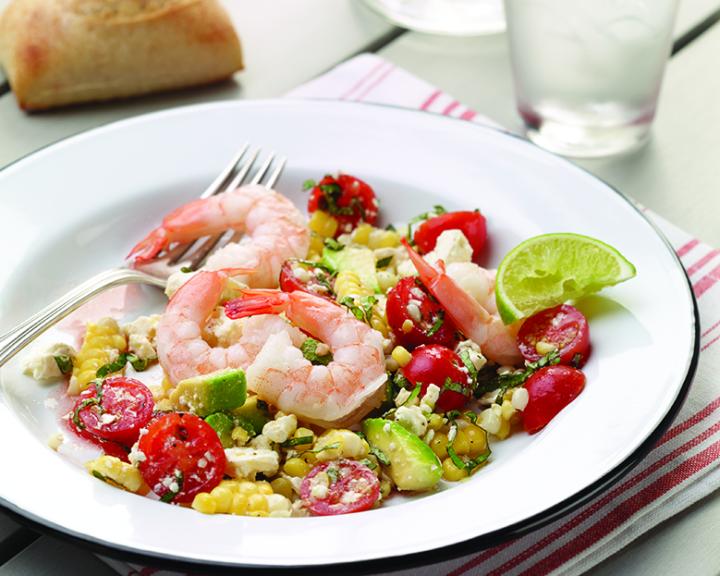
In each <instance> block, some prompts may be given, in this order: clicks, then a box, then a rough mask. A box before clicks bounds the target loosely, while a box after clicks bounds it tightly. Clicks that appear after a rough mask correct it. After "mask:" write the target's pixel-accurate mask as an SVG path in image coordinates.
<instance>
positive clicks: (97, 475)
mask: <svg viewBox="0 0 720 576" xmlns="http://www.w3.org/2000/svg"><path fill="white" fill-rule="evenodd" d="M92 475H93V476H95V478H97V479H98V480H102V481H103V482H107V477H106V476H105V475H104V474H101V473H100V472H98V471H97V470H93V471H92Z"/></svg>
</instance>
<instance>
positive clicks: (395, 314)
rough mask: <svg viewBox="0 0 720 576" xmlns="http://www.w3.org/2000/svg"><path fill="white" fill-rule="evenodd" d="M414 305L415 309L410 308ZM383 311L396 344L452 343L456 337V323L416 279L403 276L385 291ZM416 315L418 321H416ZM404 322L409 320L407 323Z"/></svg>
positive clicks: (409, 345)
mask: <svg viewBox="0 0 720 576" xmlns="http://www.w3.org/2000/svg"><path fill="white" fill-rule="evenodd" d="M413 307H414V308H416V309H417V310H416V311H413ZM386 313H387V319H388V324H389V325H390V328H391V329H392V331H393V334H395V339H396V341H397V343H398V344H400V345H401V346H405V347H406V348H415V347H416V346H421V345H423V344H441V345H443V346H453V344H454V343H455V340H456V335H455V334H456V332H457V329H456V328H455V324H454V323H453V321H452V320H451V318H450V316H448V315H447V314H446V313H445V310H443V307H442V306H440V304H438V302H437V301H436V300H435V299H434V298H433V297H432V296H431V295H430V294H429V293H428V291H427V289H426V288H425V287H424V286H423V285H422V283H421V282H419V281H416V280H415V278H403V279H402V280H400V282H398V283H397V285H395V287H394V288H393V289H392V290H390V292H388V295H387V306H386ZM418 318H419V321H418ZM406 321H410V322H411V323H412V327H411V328H410V329H409V330H406V329H405V328H404V326H409V324H406Z"/></svg>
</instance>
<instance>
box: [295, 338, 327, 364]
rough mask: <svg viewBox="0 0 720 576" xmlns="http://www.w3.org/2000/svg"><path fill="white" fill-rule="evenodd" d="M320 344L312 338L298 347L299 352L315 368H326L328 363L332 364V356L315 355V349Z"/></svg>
mask: <svg viewBox="0 0 720 576" xmlns="http://www.w3.org/2000/svg"><path fill="white" fill-rule="evenodd" d="M320 344H321V343H320V342H319V341H317V340H315V339H314V338H308V339H306V340H305V342H303V343H302V346H300V351H301V352H302V353H303V356H304V357H305V359H306V360H309V361H310V363H311V364H313V365H315V366H327V365H328V364H330V362H332V359H333V355H332V353H331V352H328V353H327V354H323V355H319V354H318V353H317V347H318V346H319V345H320Z"/></svg>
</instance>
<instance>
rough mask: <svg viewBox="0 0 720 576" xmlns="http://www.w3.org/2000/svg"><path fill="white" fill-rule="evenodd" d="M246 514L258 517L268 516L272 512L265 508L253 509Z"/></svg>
mask: <svg viewBox="0 0 720 576" xmlns="http://www.w3.org/2000/svg"><path fill="white" fill-rule="evenodd" d="M245 516H255V517H256V518H267V517H268V516H270V513H269V512H266V511H265V510H253V511H248V513H247V514H245Z"/></svg>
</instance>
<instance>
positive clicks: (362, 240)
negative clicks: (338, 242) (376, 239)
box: [352, 223, 373, 246]
mask: <svg viewBox="0 0 720 576" xmlns="http://www.w3.org/2000/svg"><path fill="white" fill-rule="evenodd" d="M372 231H373V227H372V226H371V225H370V224H367V223H365V224H360V226H358V227H357V228H355V231H354V232H353V235H352V241H353V242H355V244H362V245H364V246H367V244H368V241H369V240H370V234H371V232H372Z"/></svg>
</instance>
